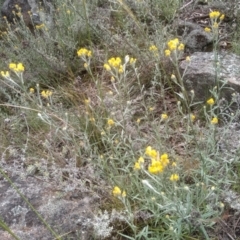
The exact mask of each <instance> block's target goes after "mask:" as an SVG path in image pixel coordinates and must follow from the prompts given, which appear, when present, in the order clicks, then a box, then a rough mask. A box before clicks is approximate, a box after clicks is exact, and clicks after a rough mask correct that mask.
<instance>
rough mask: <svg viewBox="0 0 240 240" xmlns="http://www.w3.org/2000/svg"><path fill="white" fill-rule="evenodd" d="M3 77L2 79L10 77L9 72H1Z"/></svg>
mask: <svg viewBox="0 0 240 240" xmlns="http://www.w3.org/2000/svg"><path fill="white" fill-rule="evenodd" d="M1 76H2V77H5V78H8V77H10V74H9V71H6V72H4V71H1Z"/></svg>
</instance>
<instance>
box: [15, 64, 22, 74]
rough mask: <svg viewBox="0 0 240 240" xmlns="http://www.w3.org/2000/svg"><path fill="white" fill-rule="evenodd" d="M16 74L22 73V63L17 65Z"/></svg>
mask: <svg viewBox="0 0 240 240" xmlns="http://www.w3.org/2000/svg"><path fill="white" fill-rule="evenodd" d="M15 71H16V72H24V66H23V64H22V63H18V64H17V68H16V70H15Z"/></svg>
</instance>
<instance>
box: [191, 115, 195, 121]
mask: <svg viewBox="0 0 240 240" xmlns="http://www.w3.org/2000/svg"><path fill="white" fill-rule="evenodd" d="M190 119H191V121H192V122H194V121H195V119H196V116H195V115H194V114H190Z"/></svg>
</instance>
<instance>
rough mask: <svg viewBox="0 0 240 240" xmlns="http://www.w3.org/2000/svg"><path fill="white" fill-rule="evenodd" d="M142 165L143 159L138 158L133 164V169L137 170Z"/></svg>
mask: <svg viewBox="0 0 240 240" xmlns="http://www.w3.org/2000/svg"><path fill="white" fill-rule="evenodd" d="M143 164H144V158H143V157H140V158H139V159H138V160H137V161H136V162H135V164H134V169H135V170H139V169H141V166H143Z"/></svg>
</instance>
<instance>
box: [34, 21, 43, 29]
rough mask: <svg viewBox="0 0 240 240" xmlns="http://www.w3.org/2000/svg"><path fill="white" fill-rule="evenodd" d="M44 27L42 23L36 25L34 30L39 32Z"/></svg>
mask: <svg viewBox="0 0 240 240" xmlns="http://www.w3.org/2000/svg"><path fill="white" fill-rule="evenodd" d="M44 26H45V25H44V23H42V24H39V25H36V26H35V28H36V29H37V30H39V29H41V28H44Z"/></svg>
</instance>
